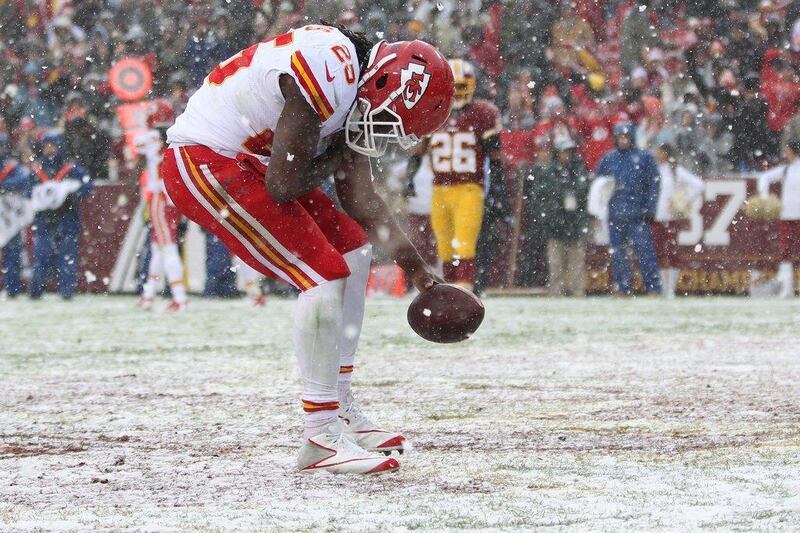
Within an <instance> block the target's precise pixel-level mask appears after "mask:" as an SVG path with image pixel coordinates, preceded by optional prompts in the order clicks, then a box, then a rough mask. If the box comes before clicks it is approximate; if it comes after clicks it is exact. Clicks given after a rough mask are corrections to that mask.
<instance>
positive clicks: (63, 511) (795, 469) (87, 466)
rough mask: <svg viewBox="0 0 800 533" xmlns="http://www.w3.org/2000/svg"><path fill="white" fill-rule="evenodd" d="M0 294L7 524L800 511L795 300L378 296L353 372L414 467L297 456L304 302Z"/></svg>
mask: <svg viewBox="0 0 800 533" xmlns="http://www.w3.org/2000/svg"><path fill="white" fill-rule="evenodd" d="M133 303H134V301H133V299H132V298H129V297H80V298H78V299H77V300H76V301H75V302H72V303H62V302H61V301H59V300H57V299H55V298H54V297H50V298H49V299H47V300H45V301H44V302H39V303H33V302H30V301H28V300H26V299H21V300H17V301H9V302H5V301H4V302H0V530H3V531H6V530H9V529H10V530H16V529H23V530H25V529H36V528H42V529H46V530H51V529H63V530H85V529H97V528H106V529H122V528H132V529H137V530H165V529H176V530H192V531H194V530H206V529H208V530H217V529H236V530H254V529H258V530H276V529H279V530H285V529H308V530H310V529H314V530H318V529H329V530H337V529H346V530H354V531H360V530H378V529H380V530H384V531H385V530H394V529H423V530H426V529H464V528H506V529H526V528H535V527H546V526H555V527H558V528H570V529H578V530H586V529H593V530H606V531H618V530H620V529H623V528H624V529H628V530H653V529H664V530H687V529H697V528H704V527H707V528H717V529H724V530H729V529H739V530H745V529H747V530H750V529H765V530H775V529H780V530H786V531H791V530H795V531H796V530H798V529H800V342H798V341H800V332H799V331H798V327H799V326H800V303H795V302H785V301H775V300H747V299H678V300H675V301H671V302H665V301H663V300H651V299H638V300H619V299H588V300H569V299H560V300H547V299H522V298H520V299H499V298H498V299H489V300H488V301H487V302H486V303H487V319H486V322H485V323H484V325H483V327H482V329H481V330H480V332H479V333H478V334H477V335H476V337H475V338H474V339H472V340H471V341H468V342H466V343H463V344H460V345H455V346H454V345H450V346H436V345H432V344H428V343H426V342H424V341H422V340H420V339H418V338H415V337H414V336H413V333H412V332H411V330H410V329H409V328H408V326H407V324H406V323H405V318H404V317H405V307H406V305H407V303H408V302H407V301H387V300H371V301H370V302H369V303H368V317H367V320H366V327H365V333H364V337H363V342H362V345H361V350H360V354H359V357H358V359H357V361H356V364H357V374H356V386H357V389H358V390H359V391H360V396H361V398H362V399H363V401H364V402H365V404H367V407H368V412H369V413H371V414H372V415H373V418H376V419H378V420H380V421H381V422H383V423H384V424H385V425H386V426H389V427H392V428H397V429H401V430H402V431H403V432H405V434H406V435H407V436H408V437H410V438H411V439H412V440H413V441H414V444H415V449H414V450H413V451H412V452H411V453H408V454H405V455H403V456H402V457H401V458H400V459H401V464H402V467H401V470H400V472H399V473H397V474H393V475H387V476H383V477H372V478H366V479H365V478H353V477H335V476H331V475H317V476H305V475H299V474H297V473H295V472H294V470H293V464H294V460H295V446H296V444H297V442H298V438H299V427H300V424H299V420H300V418H299V404H298V401H297V398H298V393H297V391H298V379H297V372H296V370H295V363H294V359H293V356H292V353H291V346H290V339H291V335H290V331H291V313H292V309H293V305H294V304H293V302H291V301H280V300H271V301H270V302H269V304H268V305H267V307H266V308H264V309H260V310H252V309H250V308H248V307H246V306H245V305H244V304H243V303H242V302H235V301H233V302H232V301H213V302H212V301H202V300H199V299H195V300H194V301H192V303H191V309H190V311H189V312H188V313H185V314H179V315H167V314H163V313H158V312H155V313H151V314H143V313H140V312H137V311H136V310H135V309H134V307H133Z"/></svg>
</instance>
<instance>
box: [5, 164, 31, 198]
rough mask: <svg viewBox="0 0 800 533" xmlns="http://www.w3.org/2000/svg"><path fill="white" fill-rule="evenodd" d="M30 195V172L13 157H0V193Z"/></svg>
mask: <svg viewBox="0 0 800 533" xmlns="http://www.w3.org/2000/svg"><path fill="white" fill-rule="evenodd" d="M4 192H8V193H15V194H21V195H23V196H30V195H31V173H30V171H29V170H28V169H27V168H25V167H24V166H22V165H20V164H19V162H18V161H16V160H14V159H2V158H0V194H2V193H4Z"/></svg>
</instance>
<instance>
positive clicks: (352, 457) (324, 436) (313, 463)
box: [297, 423, 400, 474]
mask: <svg viewBox="0 0 800 533" xmlns="http://www.w3.org/2000/svg"><path fill="white" fill-rule="evenodd" d="M342 429H343V428H342V425H341V423H334V424H331V425H330V426H328V431H327V432H326V433H321V434H319V435H315V436H313V437H311V438H310V439H307V440H306V441H305V442H304V443H303V446H302V447H301V448H300V455H299V456H298V457H297V469H298V470H300V472H303V473H310V472H331V473H333V474H380V473H383V472H394V471H395V470H397V469H399V468H400V463H398V462H397V460H396V459H393V458H387V457H383V456H380V455H377V454H374V453H370V452H368V451H366V450H365V449H364V448H361V447H359V446H358V445H356V444H355V443H354V442H353V441H352V440H350V438H349V437H347V435H345V434H344V433H343V431H342Z"/></svg>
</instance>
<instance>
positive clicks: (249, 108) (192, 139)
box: [167, 25, 359, 159]
mask: <svg viewBox="0 0 800 533" xmlns="http://www.w3.org/2000/svg"><path fill="white" fill-rule="evenodd" d="M281 74H289V75H290V76H292V77H293V78H294V79H295V82H296V83H297V86H298V87H300V91H301V92H302V93H303V95H304V96H305V97H306V100H308V103H309V105H311V107H312V108H313V109H314V110H315V111H316V112H317V114H318V115H319V117H320V120H321V121H322V131H321V132H320V145H319V146H318V147H317V150H318V153H321V152H322V151H323V150H324V147H325V146H327V141H326V140H325V138H326V137H329V136H330V135H331V134H333V133H335V132H336V131H338V130H340V129H342V127H343V126H344V123H345V120H346V118H347V114H348V112H349V111H350V108H351V107H352V105H353V103H354V102H355V98H356V91H357V89H358V77H359V66H358V59H357V58H356V50H355V47H354V46H353V43H352V42H350V40H349V39H348V38H347V37H345V36H344V35H343V34H342V32H340V31H339V30H337V29H336V28H331V27H328V26H317V25H311V26H304V27H302V28H298V29H295V30H291V31H289V32H287V33H284V34H282V35H278V36H276V37H273V38H271V39H269V40H267V41H264V42H261V43H258V44H255V45H253V46H251V47H250V48H247V49H245V50H242V51H241V52H239V53H238V54H236V55H234V56H233V57H231V58H229V59H228V60H226V61H223V62H222V63H220V64H219V65H218V66H217V67H216V68H215V69H214V70H213V71H211V73H210V74H209V75H208V76H206V79H205V80H204V81H203V85H202V86H201V87H200V88H199V89H198V90H197V92H195V93H194V94H193V95H192V97H191V98H190V99H189V103H188V104H187V106H186V110H185V111H184V112H183V114H181V115H180V116H179V117H178V119H177V120H176V121H175V124H174V125H173V126H172V127H171V128H170V129H169V130H168V131H167V140H168V142H169V143H170V144H171V145H188V144H200V145H203V146H207V147H208V148H211V149H212V150H214V151H216V152H218V153H220V154H222V155H225V156H228V157H235V154H237V153H242V152H244V153H248V154H253V155H257V156H260V157H261V158H262V159H264V158H268V157H269V155H270V153H271V149H272V136H273V132H274V131H275V127H276V125H277V124H278V118H280V115H281V112H282V111H283V106H284V98H283V94H282V93H281V89H280V85H279V83H278V80H279V77H280V75H281Z"/></svg>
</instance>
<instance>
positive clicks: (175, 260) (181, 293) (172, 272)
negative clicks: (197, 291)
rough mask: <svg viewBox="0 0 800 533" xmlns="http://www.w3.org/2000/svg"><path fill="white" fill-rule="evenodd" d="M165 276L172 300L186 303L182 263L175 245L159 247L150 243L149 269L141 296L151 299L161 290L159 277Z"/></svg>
mask: <svg viewBox="0 0 800 533" xmlns="http://www.w3.org/2000/svg"><path fill="white" fill-rule="evenodd" d="M162 274H165V275H166V278H167V282H168V283H169V286H170V291H172V298H173V300H175V301H176V302H178V303H184V302H186V287H184V285H183V262H182V261H181V256H180V253H178V245H177V244H174V243H172V244H167V245H166V246H160V245H159V244H158V243H156V242H152V243H150V267H149V269H148V271H147V281H146V282H145V284H144V287H142V296H143V297H144V298H147V299H152V298H153V297H154V296H155V294H156V292H157V291H158V290H159V289H160V288H161V276H162Z"/></svg>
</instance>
